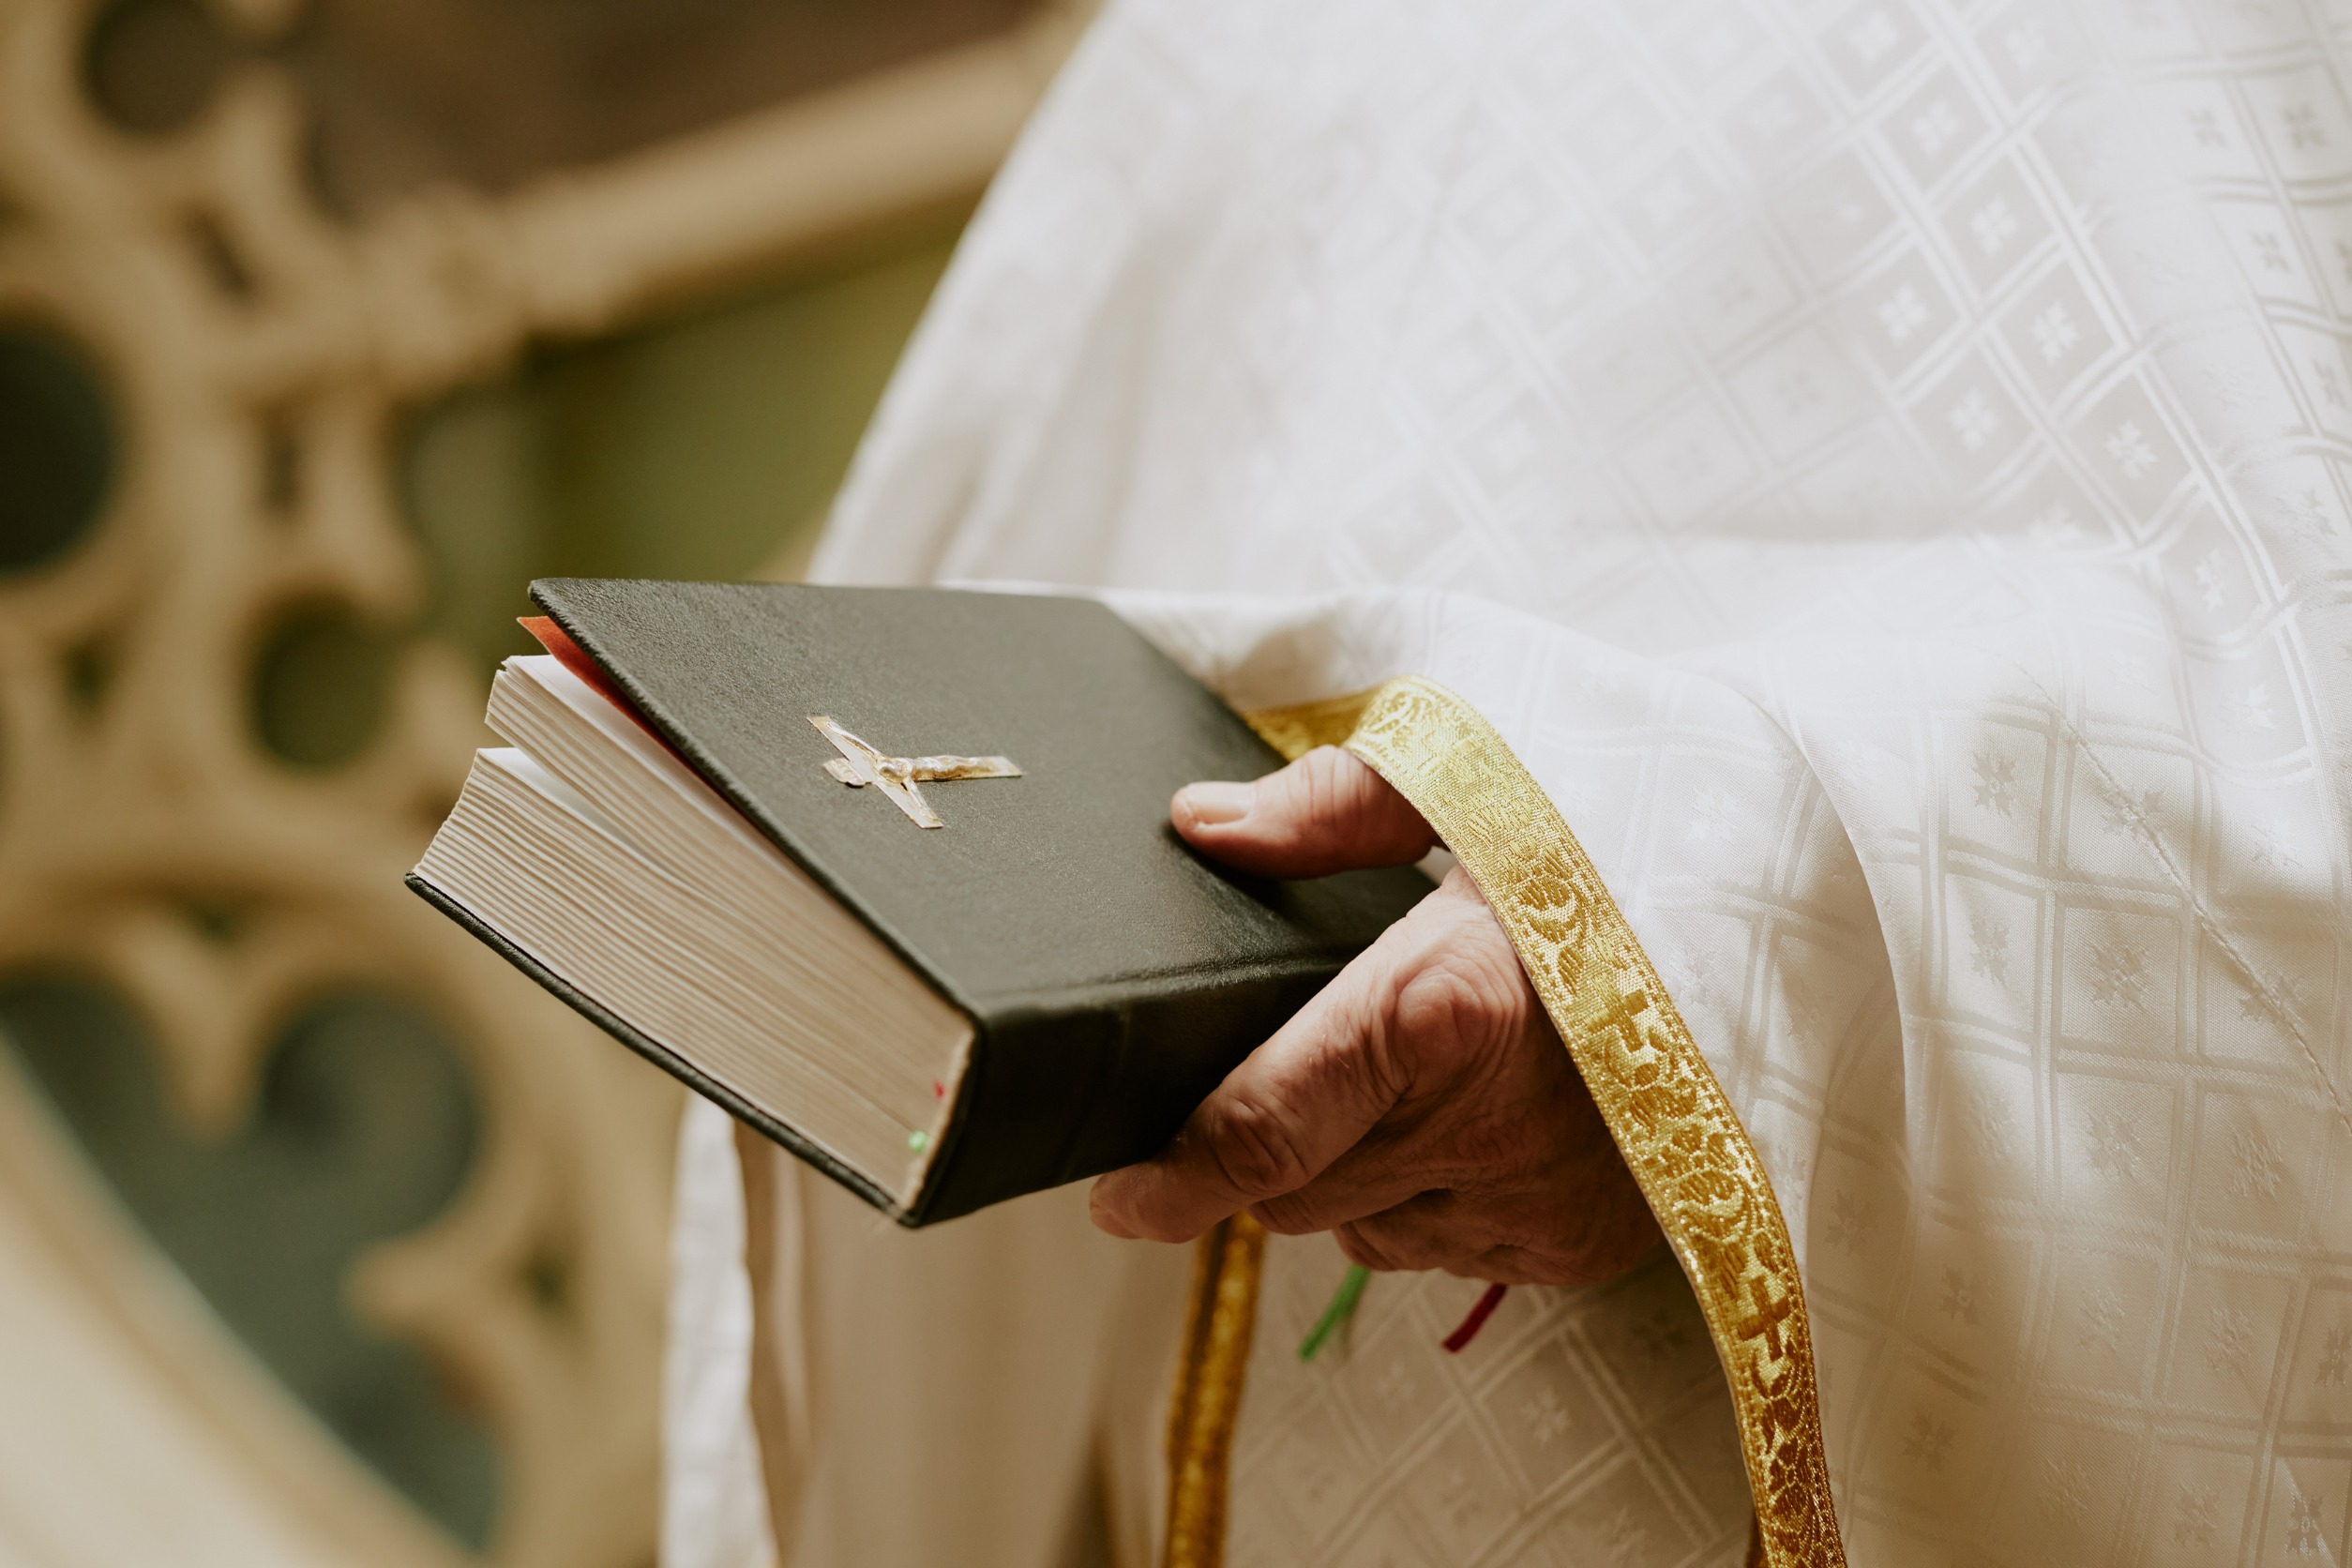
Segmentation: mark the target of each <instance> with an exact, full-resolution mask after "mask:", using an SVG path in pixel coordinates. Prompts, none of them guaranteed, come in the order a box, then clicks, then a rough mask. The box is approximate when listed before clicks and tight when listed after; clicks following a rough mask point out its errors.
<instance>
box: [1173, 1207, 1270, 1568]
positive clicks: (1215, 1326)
mask: <svg viewBox="0 0 2352 1568" xmlns="http://www.w3.org/2000/svg"><path fill="white" fill-rule="evenodd" d="M1265 1256H1266V1232H1265V1229H1264V1228H1263V1227H1261V1226H1260V1225H1259V1223H1258V1222H1257V1221H1256V1220H1254V1219H1252V1218H1250V1217H1249V1215H1247V1214H1235V1215H1234V1216H1233V1217H1232V1218H1230V1219H1228V1220H1222V1221H1219V1222H1218V1224H1217V1225H1216V1226H1215V1227H1214V1229H1211V1230H1210V1231H1209V1233H1208V1234H1207V1235H1205V1236H1203V1237H1201V1238H1200V1242H1199V1248H1198V1250H1197V1251H1196V1252H1195V1253H1194V1255H1193V1269H1192V1295H1191V1298H1190V1300H1189V1301H1187V1303H1186V1304H1185V1307H1184V1354H1183V1356H1182V1358H1181V1359H1180V1360H1179V1362H1178V1371H1177V1379H1176V1394H1175V1397H1174V1398H1173V1399H1172V1400H1170V1401H1169V1403H1168V1551H1167V1553H1166V1554H1165V1556H1164V1557H1163V1558H1162V1559H1161V1560H1162V1561H1163V1562H1164V1563H1165V1564H1166V1568H1218V1565H1219V1564H1221V1563H1222V1562H1223V1561H1224V1560H1225V1494H1226V1482H1227V1478H1228V1476H1229V1472H1230V1468H1231V1460H1232V1455H1233V1427H1234V1425H1235V1423H1236V1422H1237V1421H1238V1420H1239V1418H1240V1416H1241V1406H1242V1375H1243V1373H1244V1371H1246V1370H1247V1369H1248V1366H1249V1342H1250V1339H1251V1336H1252V1334H1253V1331H1254V1330H1255V1329H1256V1327H1257V1323H1258V1280H1259V1266H1260V1265H1261V1264H1262V1263H1263V1261H1264V1259H1265Z"/></svg>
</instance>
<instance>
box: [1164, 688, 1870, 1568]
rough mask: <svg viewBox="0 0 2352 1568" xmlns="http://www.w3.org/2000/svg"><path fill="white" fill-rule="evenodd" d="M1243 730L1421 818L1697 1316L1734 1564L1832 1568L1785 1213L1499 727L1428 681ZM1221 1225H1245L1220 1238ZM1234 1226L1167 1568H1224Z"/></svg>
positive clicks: (1174, 1505) (1185, 1416) (1240, 1306)
mask: <svg viewBox="0 0 2352 1568" xmlns="http://www.w3.org/2000/svg"><path fill="white" fill-rule="evenodd" d="M1246 717H1247V719H1248V720H1249V723H1250V726H1251V728H1253V729H1255V730H1256V731H1258V732H1259V735H1261V736H1263V737H1264V738H1265V740H1266V741H1267V743H1268V744H1269V745H1271V746H1274V749H1276V750H1277V751H1279V752H1281V753H1282V754H1283V755H1284V756H1285V757H1289V758H1291V759H1293V760H1295V759H1297V758H1299V757H1301V756H1304V754H1305V753H1306V752H1308V751H1310V750H1312V749H1313V748H1314V747H1316V746H1332V745H1345V746H1347V747H1348V748H1349V750H1350V751H1353V752H1354V753H1355V754H1356V755H1357V756H1358V757H1361V758H1362V759H1363V760H1364V761H1365V762H1366V763H1368V764H1370V765H1371V766H1372V767H1373V768H1374V769H1375V770H1377V771H1378V772H1379V773H1380V776H1382V777H1384V778H1386V779H1387V780H1388V781H1389V782H1390V783H1391V784H1393V785H1395V787H1396V789H1397V790H1398V791H1399V792H1401V793H1402V794H1404V796H1405V797H1406V798H1407V799H1409V800H1410V801H1411V802H1412V803H1413V805H1414V806H1415V807H1418V808H1419V809H1420V810H1421V813H1422V815H1423V816H1425V817H1426V818H1427V819H1428V820H1429V823H1430V825H1431V826H1432V827H1434V828H1436V829H1437V831H1438V834H1439V836H1440V837H1441V838H1443V839H1444V840H1445V843H1446V847H1447V848H1448V849H1450V850H1452V851H1453V852H1454V854H1455V858H1456V859H1457V860H1459V861H1460V862H1461V864H1462V867H1463V868H1464V869H1465V870H1466V871H1468V872H1469V873H1470V877H1471V879H1472V880H1473V881H1475V882H1477V883H1478V886H1479V890H1480V891H1481V892H1482V893H1484V894H1485V897H1486V901H1487V903H1488V904H1489V905H1490V906H1491V907H1492V908H1493V909H1494V911H1495V914H1496V916H1497V917H1498V918H1499V919H1500V920H1501V922H1502V924H1503V927H1504V929H1505V930H1507V931H1509V932H1510V934H1511V940H1512V942H1513V945H1514V946H1515V947H1516V948H1517V950H1518V954H1519V957H1520V960H1521V962H1523V963H1524V964H1525V965H1526V966H1527V971H1528V974H1529V976H1530V979H1531V980H1532V981H1533V983H1534V985H1535V988H1536V991H1537V993H1538V994H1539V995H1541V996H1542V997H1543V999H1544V1006H1545V1011H1547V1012H1548V1013H1549V1014H1550V1015H1551V1018H1552V1021H1553V1023H1554V1024H1556V1025H1557V1026H1558V1027H1559V1029H1560V1037H1561V1038H1562V1039H1563V1040H1565V1041H1566V1042H1567V1044H1568V1049H1569V1052H1570V1054H1571V1055H1573V1056H1574V1057H1575V1058H1576V1067H1577V1070H1578V1071H1579V1072H1580V1073H1582V1075H1583V1076H1584V1079H1585V1082H1586V1084H1587V1086H1588V1087H1589V1088H1590V1089H1591V1092H1592V1095H1593V1098H1594V1100H1595V1101H1596V1102H1597V1103H1598V1104H1599V1106H1600V1108H1601V1113H1602V1115H1603V1116H1604V1117H1605V1118H1606V1120H1607V1123H1608V1126H1609V1131H1610V1133H1611V1134H1612V1135H1613V1136H1614V1137H1615V1138H1616V1139H1617V1142H1618V1147H1619V1148H1620V1149H1621V1151H1623V1153H1624V1155H1625V1159H1626V1163H1627V1164H1628V1165H1629V1166H1630V1167H1631V1168H1632V1169H1633V1172H1634V1175H1635V1178H1636V1180H1637V1181H1638V1182H1639V1183H1640V1184H1641V1189H1642V1191H1643V1193H1644V1194H1645V1195H1646V1196H1647V1197H1648V1198H1649V1199H1650V1205H1651V1209H1652V1210H1654V1211H1655V1212H1656V1214H1657V1215H1658V1222H1659V1225H1660V1227H1661V1228H1662V1229H1664V1230H1665V1231H1666V1238H1667V1241H1668V1243H1669V1244H1671V1245H1672V1246H1673V1248H1674V1251H1675V1255H1676V1257H1677V1258H1678V1259H1681V1264H1682V1269H1683V1272H1684V1273H1685V1274H1688V1275H1689V1276H1690V1280H1691V1285H1692V1288H1693V1290H1694V1291H1695V1293H1696V1296H1697V1298H1698V1302H1699V1306H1700V1309H1701V1310H1702V1311H1703V1312H1704V1313H1705V1315H1706V1318H1707V1326H1708V1330H1709V1332H1710V1334H1711V1335H1712V1336H1713V1338H1714V1341H1715V1348H1716V1350H1717V1352H1718V1354H1719V1355H1720V1356H1721V1357H1722V1360H1723V1364H1724V1368H1725V1372H1726V1377H1727V1378H1728V1380H1729V1382H1730V1386H1731V1394H1732V1402H1733V1407H1734V1410H1735V1411H1736V1413H1737V1416H1738V1420H1739V1424H1740V1437H1741V1452H1742V1454H1743V1455H1744V1456H1745V1458H1746V1461H1747V1470H1748V1484H1749V1490H1750V1492H1751V1494H1752V1496H1753V1499H1754V1501H1755V1505H1756V1523H1755V1528H1754V1530H1753V1533H1752V1534H1751V1536H1750V1538H1749V1545H1748V1554H1747V1558H1748V1561H1749V1563H1751V1564H1759V1563H1760V1564H1767V1565H1770V1568H1799V1565H1802V1568H1842V1565H1843V1563H1844V1562H1845V1560H1846V1557H1845V1550H1844V1548H1843V1546H1842V1545H1840V1543H1839V1540H1838V1533H1837V1517H1836V1513H1835V1510H1834V1508H1833V1507H1832V1502H1831V1500H1830V1478H1829V1461H1828V1457H1827V1455H1825V1454H1824V1452H1823V1449H1822V1442H1821V1415H1820V1401H1819V1395H1818V1389H1817V1382H1816V1375H1815V1370H1814V1362H1813V1340H1812V1334H1811V1331H1810V1329H1809V1327H1808V1319H1807V1317H1806V1313H1805V1303H1804V1289H1803V1286H1802V1282H1801V1281H1800V1280H1799V1279H1798V1277H1797V1267H1796V1255H1795V1253H1794V1251H1793V1249H1792V1248H1791V1246H1790V1244H1789V1240H1788V1228H1787V1222H1786V1221H1785V1220H1784V1219H1783V1218H1782V1217H1781V1212H1780V1204H1779V1201H1778V1199H1775V1198H1774V1197H1773V1196H1772V1182H1771V1180H1770V1178H1769V1177H1767V1176H1766V1174H1765V1171H1764V1167H1763V1163H1762V1161H1761V1160H1759V1159H1758V1158H1757V1156H1756V1148H1755V1145H1754V1144H1752V1143H1751V1142H1750V1141H1749V1140H1748V1136H1747V1132H1746V1130H1745V1129H1744V1128H1743V1127H1741V1124H1740V1119H1739V1116H1738V1114H1737V1113H1736V1112H1734V1111H1733V1109H1732V1108H1731V1104H1730V1101H1729V1100H1728V1099H1726V1097H1725V1095H1724V1093H1723V1087H1722V1085H1721V1084H1719V1083H1717V1082H1716V1080H1715V1076H1714V1073H1713V1072H1712V1071H1711V1069H1710V1068H1709V1067H1708V1065H1707V1063H1706V1060H1705V1058H1703V1057H1701V1056H1700V1055H1699V1053H1698V1047H1697V1045H1696V1043H1695V1042H1694V1041H1693V1040H1692V1039H1691V1034H1690V1031H1689V1029H1688V1028H1687V1027H1686V1026H1685V1025H1684V1024H1683V1021H1682V1017H1681V1012H1680V1011H1679V1010H1677V1009H1676V1007H1675V1005H1674V1003H1673V1001H1672V999H1671V998H1669V997H1668V996H1667V995H1666V987H1665V986H1664V985H1663V984H1662V983H1661V982H1660V980H1659V978H1658V974H1657V971H1656V970H1655V969H1653V968H1652V967H1651V963H1650V959H1649V957H1648V956H1647V955H1645V954H1644V953H1643V952H1642V949H1641V944H1640V942H1638V941H1637V940H1636V938H1635V936H1634V933H1633V928H1632V927H1630V926H1628V925H1627V924H1626V922H1625V917H1624V914H1623V912H1621V911H1620V910H1619V909H1618V907H1617V901H1616V900H1615V899H1614V898H1612V897H1610V896H1609V892H1608V889H1607V887H1606V886H1605V885H1604V884H1603V882H1602V881H1601V878H1600V873H1599V872H1598V871H1596V870H1595V869H1594V868H1593V866H1592V862H1591V860H1590V859H1588V858H1587V857H1586V855H1585V852H1584V849H1583V846H1582V845H1580V844H1578V843H1577V842H1576V835H1575V834H1574V833H1572V832H1570V831H1569V828H1568V824H1567V823H1566V822H1563V821H1561V819H1560V813H1559V812H1558V811H1557V810H1556V809H1554V808H1553V806H1552V803H1551V800H1550V797H1548V796H1547V795H1545V793H1544V791H1543V787H1542V786H1541V785H1539V784H1537V783H1536V782H1535V779H1534V777H1533V776H1531V775H1530V774H1529V773H1528V771H1527V769H1526V768H1525V766H1523V765H1522V764H1521V763H1520V761H1519V760H1518V758H1517V757H1516V756H1515V755H1513V753H1512V751H1511V747H1510V746H1509V744H1508V743H1506V742H1505V741H1504V740H1503V738H1502V737H1501V735H1500V734H1499V733H1497V732H1496V731H1495V729H1494V727H1493V726H1492V725H1489V724H1488V723H1487V722H1486V721H1485V718H1484V717H1482V716H1480V715H1479V713H1478V711H1477V710H1476V709H1474V708H1472V707H1471V706H1470V704H1469V703H1468V702H1466V701H1463V700H1462V699H1461V698H1459V697H1457V696H1455V694H1454V693H1453V692H1451V691H1448V690H1446V689H1445V688H1444V687H1443V686H1439V685H1438V684H1437V683H1436V682H1434V681H1427V680H1422V679H1419V678H1410V679H1406V680H1401V681H1392V682H1390V683H1389V684H1388V685H1386V686H1380V687H1379V688H1377V689H1376V690H1373V691H1369V692H1362V693H1359V694H1357V695H1355V696H1352V697H1343V698H1337V699H1334V700H1332V701H1324V702H1314V703H1307V704H1304V705H1301V706H1298V707H1291V708H1280V709H1272V710H1266V711H1261V712H1258V713H1252V714H1249V715H1246ZM1235 1223H1248V1216H1247V1215H1239V1216H1236V1220H1235V1221H1229V1222H1228V1226H1230V1225H1232V1224H1235ZM1228 1226H1220V1227H1218V1228H1217V1229H1215V1230H1213V1231H1211V1232H1210V1233H1209V1234H1208V1235H1207V1236H1204V1237H1202V1238H1201V1242H1200V1246H1201V1251H1200V1254H1199V1263H1198V1265H1197V1267H1196V1274H1195V1289H1194V1300H1193V1304H1192V1308H1191V1316H1190V1318H1189V1319H1188V1320H1187V1323H1186V1327H1185V1348H1184V1361H1183V1366H1182V1371H1181V1373H1180V1377H1179V1382H1178V1391H1177V1399H1176V1403H1175V1407H1174V1409H1173V1410H1172V1411H1171V1413H1170V1418H1169V1425H1168V1463H1169V1470H1170V1485H1169V1508H1168V1524H1169V1530H1168V1557H1167V1561H1168V1565H1169V1568H1211V1565H1214V1564H1215V1563H1217V1562H1218V1561H1219V1560H1221V1558H1222V1555H1223V1547H1224V1533H1225V1517H1224V1515H1225V1497H1226V1485H1225V1483H1226V1477H1225V1472H1224V1467H1225V1461H1226V1456H1227V1455H1229V1450H1230V1444H1231V1440H1232V1425H1233V1422H1234V1420H1235V1419H1236V1417H1237V1416H1238V1414H1239V1408H1240V1395H1241V1376H1242V1367H1243V1363H1244V1361H1245V1360H1246V1357H1247V1353H1248V1334H1249V1327H1250V1325H1251V1323H1252V1321H1253V1320H1254V1319H1255V1316H1256V1309H1257V1289H1258V1274H1259V1259H1260V1258H1261V1256H1262V1251H1263V1246H1264V1238H1263V1236H1262V1234H1259V1236H1257V1237H1256V1238H1255V1239H1254V1241H1252V1242H1251V1243H1249V1244H1246V1245H1244V1246H1243V1247H1242V1248H1241V1249H1240V1251H1239V1252H1238V1253H1237V1252H1236V1247H1235V1244H1234V1242H1233V1240H1232V1237H1231V1235H1230V1233H1229V1229H1228ZM1250 1229H1252V1230H1255V1229H1257V1228H1256V1226H1255V1225H1254V1224H1251V1225H1250ZM1204 1391H1207V1392H1206V1393H1205V1394H1204ZM1212 1456H1214V1459H1213V1457H1212ZM1212 1464H1214V1470H1209V1469H1205V1468H1204V1467H1207V1466H1210V1465H1212Z"/></svg>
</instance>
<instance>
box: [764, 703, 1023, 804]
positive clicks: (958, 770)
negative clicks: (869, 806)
mask: <svg viewBox="0 0 2352 1568" xmlns="http://www.w3.org/2000/svg"><path fill="white" fill-rule="evenodd" d="M808 722H809V723H811V724H813V725H815V726H816V727H817V733H819V734H821V735H822V736H823V737H824V738H825V739H827V740H829V741H831V742H832V743H833V747H834V749H835V750H837V751H838V752H839V753H841V755H840V756H838V757H835V758H831V759H829V760H828V761H826V762H825V772H827V773H829V774H831V775H832V776H834V777H836V778H837V779H839V780H840V781H841V782H842V783H844V784H847V785H849V786H851V787H852V789H857V788H862V787H864V786H865V785H867V784H871V785H873V786H874V788H876V789H878V790H880V791H881V792H882V793H883V794H885V795H888V796H889V797H890V800H891V804H892V805H894V806H896V807H897V808H898V809H899V810H901V811H903V812H905V813H906V814H907V815H908V817H909V818H911V819H912V821H913V822H914V825H915V826H917V827H945V826H946V825H947V824H946V823H944V822H941V821H940V820H939V813H938V812H936V811H934V810H932V809H931V803H930V802H929V801H927V800H925V799H924V798H923V792H922V791H920V790H918V789H916V788H915V785H916V784H917V783H924V784H929V783H936V782H940V781H943V780H946V779H951V778H1018V777H1019V776H1021V770H1020V769H1019V768H1018V766H1017V765H1015V763H1014V761H1013V759H1011V758H1010V757H888V756H884V755H883V754H882V751H881V749H880V748H879V747H876V746H868V745H867V743H866V742H864V741H862V740H859V739H858V738H857V737H856V736H855V735H852V734H851V733H850V732H849V731H847V730H844V729H842V728H841V726H839V725H838V724H836V723H835V722H834V721H833V720H832V719H830V718H827V717H825V716H823V715H822V714H810V715H809V716H808Z"/></svg>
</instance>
